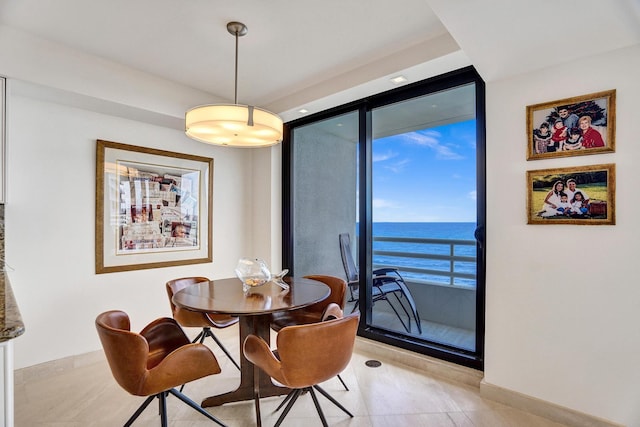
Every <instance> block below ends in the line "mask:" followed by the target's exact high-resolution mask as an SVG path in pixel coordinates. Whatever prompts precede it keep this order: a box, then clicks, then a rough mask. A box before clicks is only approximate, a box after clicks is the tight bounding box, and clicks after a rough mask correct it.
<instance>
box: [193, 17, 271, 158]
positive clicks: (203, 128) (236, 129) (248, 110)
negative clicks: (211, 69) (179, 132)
mask: <svg viewBox="0 0 640 427" xmlns="http://www.w3.org/2000/svg"><path fill="white" fill-rule="evenodd" d="M227 30H228V31H229V33H231V34H232V35H234V36H235V38H236V76H235V99H234V102H235V104H211V105H201V106H198V107H194V108H192V109H190V110H189V111H187V113H186V115H185V132H186V134H187V136H188V137H189V138H192V139H195V140H197V141H200V142H204V143H207V144H213V145H223V146H230V147H268V146H271V145H276V144H278V143H280V142H281V141H282V119H281V118H280V117H279V116H278V115H276V114H273V113H271V112H269V111H267V110H264V109H262V108H258V107H253V106H251V105H239V104H238V37H240V36H243V35H245V34H246V33H247V27H246V26H245V25H244V24H242V23H240V22H229V23H228V24H227Z"/></svg>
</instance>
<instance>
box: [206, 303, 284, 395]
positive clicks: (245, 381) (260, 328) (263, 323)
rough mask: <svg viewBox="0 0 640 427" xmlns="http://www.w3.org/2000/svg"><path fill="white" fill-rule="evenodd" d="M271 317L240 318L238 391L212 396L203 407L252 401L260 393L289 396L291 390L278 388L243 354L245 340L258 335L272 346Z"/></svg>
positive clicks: (263, 315) (267, 315) (262, 315)
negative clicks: (251, 335)
mask: <svg viewBox="0 0 640 427" xmlns="http://www.w3.org/2000/svg"><path fill="white" fill-rule="evenodd" d="M270 320H271V315H269V314H266V315H265V314H261V315H255V316H240V320H239V321H238V323H239V325H240V334H239V335H240V385H239V386H238V388H237V389H235V390H233V391H230V392H227V393H222V394H219V395H216V396H210V397H207V398H205V399H204V400H203V401H202V407H210V406H219V405H223V404H225V403H229V402H240V401H244V400H252V399H254V397H255V396H256V395H257V394H258V393H259V396H260V397H270V396H281V395H284V394H288V393H289V392H290V391H291V389H289V388H287V387H282V386H277V385H275V384H273V382H272V381H271V377H269V376H268V375H267V374H265V373H264V372H262V370H260V369H255V372H254V366H253V364H252V363H251V362H249V361H248V360H247V359H246V358H245V357H244V353H243V352H242V346H243V345H244V340H245V338H246V337H247V336H248V335H250V334H253V335H257V336H259V337H260V338H262V339H263V340H265V342H266V343H267V344H270V337H271V329H270Z"/></svg>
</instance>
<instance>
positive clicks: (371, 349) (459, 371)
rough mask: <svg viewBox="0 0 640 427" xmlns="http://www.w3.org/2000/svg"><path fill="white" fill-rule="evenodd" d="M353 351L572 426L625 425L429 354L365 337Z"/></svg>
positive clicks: (357, 340) (361, 338) (359, 339)
mask: <svg viewBox="0 0 640 427" xmlns="http://www.w3.org/2000/svg"><path fill="white" fill-rule="evenodd" d="M355 351H356V352H358V353H360V354H365V355H371V356H372V357H379V358H382V359H384V360H387V361H392V362H395V363H399V364H403V365H406V366H408V367H411V368H413V369H416V370H420V371H422V372H426V373H428V374H430V375H433V376H436V377H438V378H442V379H445V380H450V381H456V382H460V383H463V384H467V385H470V386H473V387H478V388H479V391H480V396H481V397H482V398H484V399H489V400H493V401H496V402H499V403H503V404H505V405H508V406H511V407H513V408H516V409H520V410H523V411H526V412H529V413H531V414H534V415H538V416H541V417H544V418H546V419H548V420H551V421H554V422H557V423H561V424H564V425H567V426H572V427H624V426H622V425H621V424H616V423H613V422H611V421H607V420H603V419H601V418H598V417H595V416H593V415H588V414H585V413H582V412H578V411H575V410H573V409H570V408H566V407H563V406H560V405H556V404H554V403H551V402H547V401H544V400H541V399H537V398H535V397H531V396H527V395H525V394H522V393H518V392H516V391H513V390H508V389H505V388H502V387H498V386H495V385H492V384H489V383H487V382H485V381H484V373H483V372H482V371H478V370H475V369H472V368H467V367H464V366H460V365H456V364H454V363H450V362H445V361H443V360H440V359H435V358H433V357H430V356H426V355H423V354H418V353H414V352H411V351H409V350H404V349H400V348H397V347H393V346H390V345H387V344H384V343H380V342H377V341H373V340H370V339H367V338H363V337H358V338H357V339H356V346H355Z"/></svg>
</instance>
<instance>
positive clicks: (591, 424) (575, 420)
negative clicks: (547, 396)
mask: <svg viewBox="0 0 640 427" xmlns="http://www.w3.org/2000/svg"><path fill="white" fill-rule="evenodd" d="M480 396H482V397H483V398H485V399H490V400H494V401H496V402H500V403H503V404H505V405H509V406H511V407H514V408H517V409H521V410H523V411H526V412H529V413H530V414H534V415H539V416H541V417H544V418H547V419H549V420H552V421H555V422H557V423H561V424H564V425H567V426H572V427H624V426H623V425H622V424H616V423H613V422H611V421H607V420H604V419H602V418H598V417H595V416H593V415H588V414H585V413H583V412H579V411H575V410H573V409H570V408H566V407H564V406H560V405H556V404H555V403H551V402H547V401H545V400H541V399H538V398H535V397H531V396H528V395H526V394H522V393H518V392H517V391H513V390H509V389H506V388H502V387H498V386H496V385H493V384H489V383H487V382H485V381H484V380H483V381H481V382H480Z"/></svg>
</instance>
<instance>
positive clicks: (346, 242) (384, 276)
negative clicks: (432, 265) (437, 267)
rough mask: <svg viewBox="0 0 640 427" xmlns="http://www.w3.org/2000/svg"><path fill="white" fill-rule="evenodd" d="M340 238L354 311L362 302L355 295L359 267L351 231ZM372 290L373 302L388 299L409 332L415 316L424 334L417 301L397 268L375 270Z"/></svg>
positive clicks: (357, 286) (418, 327) (419, 331)
mask: <svg viewBox="0 0 640 427" xmlns="http://www.w3.org/2000/svg"><path fill="white" fill-rule="evenodd" d="M338 238H339V241H340V255H341V256H342V265H343V267H344V271H345V274H346V275H347V285H348V286H349V293H350V299H349V301H350V302H353V301H355V302H356V303H355V305H354V306H353V310H352V312H353V311H355V310H356V309H357V308H358V306H359V304H360V301H359V300H358V298H357V297H356V296H355V293H356V291H357V290H358V288H359V284H360V278H359V273H358V267H357V266H356V263H355V261H354V259H353V253H352V252H351V238H350V237H349V233H341V234H340V235H339V236H338ZM371 292H372V300H373V303H374V304H375V303H376V302H378V301H382V300H383V301H386V302H387V303H388V304H389V306H390V307H391V309H392V310H393V312H394V313H395V314H396V316H397V317H398V319H399V320H400V323H401V324H402V326H403V327H404V329H405V330H406V331H407V333H411V319H412V318H413V320H414V322H415V324H416V326H417V329H418V333H420V334H422V325H421V324H420V315H419V314H418V310H417V308H416V303H415V301H414V299H413V296H412V295H411V291H410V290H409V288H408V287H407V284H406V283H405V281H404V279H403V277H402V276H401V275H400V272H399V271H398V269H397V268H393V267H386V268H378V269H376V270H373V283H372V287H371ZM389 295H393V296H394V297H395V299H396V301H397V302H398V304H400V307H402V311H404V314H405V315H406V318H407V321H405V320H404V319H403V317H402V315H401V314H400V313H399V312H398V309H397V308H396V307H395V306H394V304H392V302H391V300H389V298H388V296H389Z"/></svg>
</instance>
